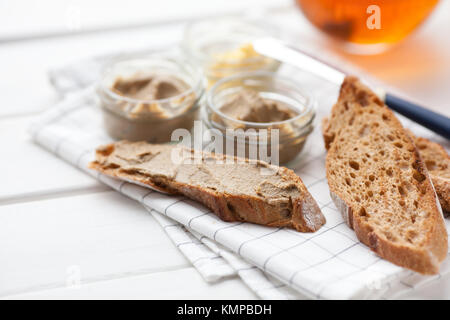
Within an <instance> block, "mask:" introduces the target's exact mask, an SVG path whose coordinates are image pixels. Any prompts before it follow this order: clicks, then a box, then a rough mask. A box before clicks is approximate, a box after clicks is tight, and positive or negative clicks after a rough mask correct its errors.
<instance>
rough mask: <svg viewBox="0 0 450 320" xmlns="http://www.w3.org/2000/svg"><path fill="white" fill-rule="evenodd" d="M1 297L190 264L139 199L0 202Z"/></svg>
mask: <svg viewBox="0 0 450 320" xmlns="http://www.w3.org/2000/svg"><path fill="white" fill-rule="evenodd" d="M0 243H1V244H2V245H1V246H0V283H1V285H0V296H5V295H11V294H14V293H22V292H30V291H36V290H42V289H48V288H57V287H64V286H65V285H66V283H70V282H71V281H73V280H74V277H75V280H77V279H78V280H80V281H82V282H93V281H98V280H109V279H114V278H121V277H126V276H132V275H139V274H146V273H151V272H155V271H161V270H168V269H174V268H184V267H187V266H189V263H188V261H187V260H186V259H185V258H184V257H183V256H182V254H181V253H180V252H179V251H178V249H177V248H176V247H175V246H174V245H173V243H172V242H171V241H170V240H169V239H168V237H167V236H166V234H165V232H164V231H163V230H162V228H161V227H160V225H159V224H158V223H157V222H156V221H155V220H154V219H153V218H152V217H151V216H150V214H149V213H148V212H147V210H146V209H145V208H143V207H142V205H140V204H139V203H137V202H135V201H133V200H130V199H128V198H126V197H125V196H122V195H120V194H118V193H117V192H114V191H108V192H103V193H97V194H90V195H80V196H72V197H65V198H59V199H51V200H42V201H35V202H27V203H19V204H13V205H6V206H0Z"/></svg>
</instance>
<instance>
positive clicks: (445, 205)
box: [412, 135, 450, 212]
mask: <svg viewBox="0 0 450 320" xmlns="http://www.w3.org/2000/svg"><path fill="white" fill-rule="evenodd" d="M412 137H413V139H414V143H415V144H416V147H417V148H418V149H419V153H420V156H421V157H422V160H423V162H425V165H426V167H427V169H428V172H429V173H430V177H431V180H432V181H433V185H434V188H435V189H436V193H437V195H438V197H439V202H440V203H441V206H442V209H443V210H445V211H447V212H450V156H449V155H448V153H447V151H445V149H444V148H443V147H442V146H441V145H440V144H438V143H436V142H433V141H430V140H428V139H425V138H421V137H416V136H414V135H412Z"/></svg>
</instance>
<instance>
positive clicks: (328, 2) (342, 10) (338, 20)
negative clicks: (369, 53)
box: [296, 0, 439, 44]
mask: <svg viewBox="0 0 450 320" xmlns="http://www.w3.org/2000/svg"><path fill="white" fill-rule="evenodd" d="M438 1H439V0H296V2H297V4H298V5H299V6H300V8H301V9H302V11H303V13H304V14H305V16H306V17H307V18H308V19H309V20H310V21H311V22H312V23H313V24H314V25H315V26H316V27H318V28H319V29H321V30H322V31H324V32H325V33H327V34H329V35H331V36H333V37H335V38H339V39H342V40H346V41H350V42H353V43H357V44H380V43H384V44H386V43H388V44H389V43H395V42H398V41H399V40H401V39H403V38H404V37H405V36H407V35H408V34H409V33H410V32H412V31H413V30H414V29H415V28H416V27H417V26H418V25H419V24H420V23H421V22H422V21H424V20H425V18H426V17H427V16H428V15H429V14H430V13H431V11H432V10H433V8H434V7H435V6H436V4H437V3H438ZM373 5H376V6H378V8H379V10H378V8H376V7H375V8H374V7H371V8H369V6H373ZM368 8H369V12H368ZM377 12H378V13H379V15H377V14H378V13H377ZM374 14H375V15H374ZM378 22H379V23H378ZM377 23H378V24H377Z"/></svg>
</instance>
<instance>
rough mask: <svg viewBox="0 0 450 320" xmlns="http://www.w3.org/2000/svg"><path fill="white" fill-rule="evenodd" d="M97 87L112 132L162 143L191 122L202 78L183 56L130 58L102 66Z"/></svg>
mask: <svg viewBox="0 0 450 320" xmlns="http://www.w3.org/2000/svg"><path fill="white" fill-rule="evenodd" d="M97 92H98V95H99V97H100V105H101V109H102V111H103V119H104V125H105V128H106V131H107V132H108V134H109V135H110V136H111V137H112V138H115V139H126V140H130V141H142V140H145V141H148V142H151V143H162V142H168V141H170V140H171V135H172V132H173V131H174V130H176V129H179V128H184V129H188V130H189V129H191V128H192V126H193V123H194V120H195V119H196V118H197V115H198V109H199V103H198V102H199V99H200V98H201V97H202V95H203V92H204V79H203V76H202V74H201V71H200V70H199V69H198V68H197V67H195V66H193V65H192V64H190V63H188V62H187V61H184V60H177V59H171V58H161V57H139V58H130V59H124V60H121V61H118V62H114V63H112V64H110V65H109V66H108V67H107V68H106V69H105V72H104V74H103V77H102V80H101V82H100V84H99V86H98V90H97Z"/></svg>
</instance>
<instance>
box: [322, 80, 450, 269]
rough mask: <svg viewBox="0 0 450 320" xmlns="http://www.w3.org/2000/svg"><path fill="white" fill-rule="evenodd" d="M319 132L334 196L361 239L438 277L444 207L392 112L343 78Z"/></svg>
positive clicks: (391, 257) (391, 258) (356, 83)
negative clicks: (320, 132) (321, 134)
mask: <svg viewBox="0 0 450 320" xmlns="http://www.w3.org/2000/svg"><path fill="white" fill-rule="evenodd" d="M323 135H324V140H325V145H326V146H327V147H328V148H329V150H328V154H327V158H326V171H327V179H328V184H329V187H330V192H331V196H332V199H333V200H334V202H335V204H336V206H337V207H338V208H339V210H340V211H341V213H342V214H343V216H344V217H345V219H346V221H347V223H348V225H349V226H350V227H351V228H353V229H354V230H355V232H356V235H357V237H358V239H359V240H360V241H361V242H363V243H365V244H366V245H368V246H369V247H370V248H371V249H372V250H373V251H375V252H376V253H377V254H378V255H379V256H381V257H382V258H385V259H386V260H389V261H391V262H393V263H395V264H397V265H399V266H402V267H405V268H409V269H411V270H414V271H417V272H420V273H423V274H435V273H437V272H438V271H439V265H440V263H441V262H442V260H443V259H444V258H445V257H446V254H447V245H448V243H447V231H446V228H445V224H444V218H443V215H442V210H441V208H440V205H439V203H438V200H437V196H436V193H435V191H434V188H433V185H432V183H431V180H430V177H429V175H428V171H427V169H426V167H425V164H424V163H423V162H422V160H421V158H420V155H419V152H418V150H417V148H416V146H415V145H414V143H413V141H412V139H411V138H410V137H409V135H408V133H407V132H406V131H405V129H404V128H403V127H402V125H401V124H400V122H399V121H398V119H397V118H396V117H395V115H394V114H393V113H392V112H391V111H390V110H389V109H388V108H387V107H386V106H385V105H384V103H383V102H382V101H381V100H380V99H379V98H378V97H377V96H376V95H375V94H374V93H373V92H372V91H370V90H369V89H368V88H367V87H366V86H364V85H363V84H361V82H359V80H358V79H357V78H355V77H347V78H346V79H345V81H344V83H343V84H342V87H341V90H340V95H339V99H338V101H337V103H336V104H335V105H334V106H333V108H332V112H331V116H330V117H329V119H328V120H326V121H325V122H324V128H323Z"/></svg>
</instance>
